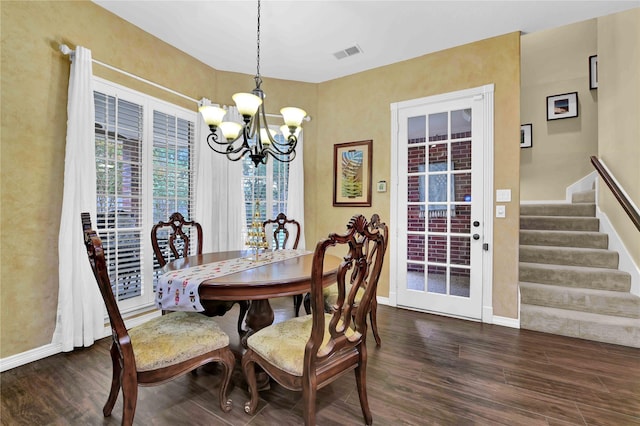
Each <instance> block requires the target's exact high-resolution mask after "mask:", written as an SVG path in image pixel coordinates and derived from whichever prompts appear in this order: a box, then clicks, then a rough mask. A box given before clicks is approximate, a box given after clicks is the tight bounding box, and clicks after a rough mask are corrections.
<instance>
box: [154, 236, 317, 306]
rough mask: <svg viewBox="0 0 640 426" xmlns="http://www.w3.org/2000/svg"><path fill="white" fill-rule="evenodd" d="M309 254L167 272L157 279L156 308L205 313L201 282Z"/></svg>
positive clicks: (274, 254) (277, 255)
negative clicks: (199, 288)
mask: <svg viewBox="0 0 640 426" xmlns="http://www.w3.org/2000/svg"><path fill="white" fill-rule="evenodd" d="M309 253H311V252H310V251H306V250H302V249H296V250H289V249H287V250H275V251H272V252H267V253H261V254H260V256H259V257H258V260H257V261H256V260H254V259H251V258H247V257H239V258H235V259H228V260H221V261H220V262H213V263H207V264H206V265H199V266H194V267H192V268H185V269H178V270H176V271H169V272H166V273H165V274H163V275H161V276H160V277H159V278H158V287H157V289H156V306H157V307H158V308H159V309H164V310H168V311H197V312H201V311H204V308H203V307H202V304H201V303H200V297H199V295H198V286H199V285H200V283H202V282H203V281H204V280H208V279H211V278H216V277H220V276H223V275H229V274H235V273H236V272H241V271H246V270H247V269H252V268H257V267H259V266H263V265H267V264H269V263H274V262H280V261H283V260H286V259H291V258H294V257H298V256H303V255H305V254H309Z"/></svg>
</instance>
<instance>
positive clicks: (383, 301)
mask: <svg viewBox="0 0 640 426" xmlns="http://www.w3.org/2000/svg"><path fill="white" fill-rule="evenodd" d="M376 300H377V301H378V305H386V306H393V305H392V304H391V301H390V300H389V298H388V297H380V296H376Z"/></svg>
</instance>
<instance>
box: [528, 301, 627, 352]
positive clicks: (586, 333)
mask: <svg viewBox="0 0 640 426" xmlns="http://www.w3.org/2000/svg"><path fill="white" fill-rule="evenodd" d="M520 327H521V328H523V329H526V330H534V331H541V332H545V333H552V334H559V335H562V336H569V337H577V338H581V339H587V340H593V341H596V342H604V343H613V344H616V345H625V346H630V347H634V348H640V321H638V319H637V318H625V317H616V316H610V315H601V314H594V313H591V312H581V311H572V310H568V309H558V308H553V307H548V306H536V305H527V304H524V303H523V304H522V305H520Z"/></svg>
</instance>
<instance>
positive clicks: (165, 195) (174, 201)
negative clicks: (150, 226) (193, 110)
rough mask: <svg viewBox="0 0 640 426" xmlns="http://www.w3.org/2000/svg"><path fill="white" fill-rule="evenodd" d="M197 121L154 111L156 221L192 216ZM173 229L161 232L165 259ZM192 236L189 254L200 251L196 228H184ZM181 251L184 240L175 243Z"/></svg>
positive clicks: (170, 255) (169, 254) (169, 256)
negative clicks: (174, 214)
mask: <svg viewBox="0 0 640 426" xmlns="http://www.w3.org/2000/svg"><path fill="white" fill-rule="evenodd" d="M194 136H195V128H194V123H193V122H192V121H189V120H185V119H182V118H179V117H176V116H175V115H170V114H167V113H164V112H160V111H154V112H153V153H152V155H153V222H154V223H158V222H160V221H162V222H166V221H168V220H169V216H171V214H172V213H174V212H180V213H181V214H182V215H183V216H184V217H185V219H186V220H190V219H191V218H192V209H193V190H194V188H193V182H194V179H193V171H194V167H193V166H194V158H193V153H194ZM170 230H171V229H170V228H163V229H161V230H160V231H159V232H158V234H157V235H158V244H159V246H160V249H161V250H162V252H163V253H164V257H165V259H167V261H171V260H173V259H174V255H173V253H172V252H171V250H170V249H169V247H168V241H169V234H170ZM184 231H185V233H186V234H187V236H188V237H189V239H190V245H189V253H188V254H196V253H195V252H196V249H197V244H198V243H197V234H196V232H195V229H193V228H191V227H187V228H186V229H184ZM175 244H176V246H177V247H178V250H179V252H180V253H183V252H184V242H183V241H182V240H177V241H176V242H175ZM159 266H160V265H159V263H158V260H157V259H155V257H154V261H153V268H154V271H155V273H154V290H155V286H156V283H157V278H158V276H159Z"/></svg>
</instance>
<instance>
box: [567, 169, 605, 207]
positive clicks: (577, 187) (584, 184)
mask: <svg viewBox="0 0 640 426" xmlns="http://www.w3.org/2000/svg"><path fill="white" fill-rule="evenodd" d="M597 178H598V173H597V172H596V171H593V172H591V173H589V174H588V175H586V176H585V177H583V178H582V179H580V180H579V181H577V182H574V183H572V184H571V185H569V186H568V187H567V189H566V191H565V194H566V197H567V200H566V202H568V203H570V202H571V196H572V195H573V194H575V193H577V192H584V191H590V190H592V189H594V185H595V183H596V180H597Z"/></svg>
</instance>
